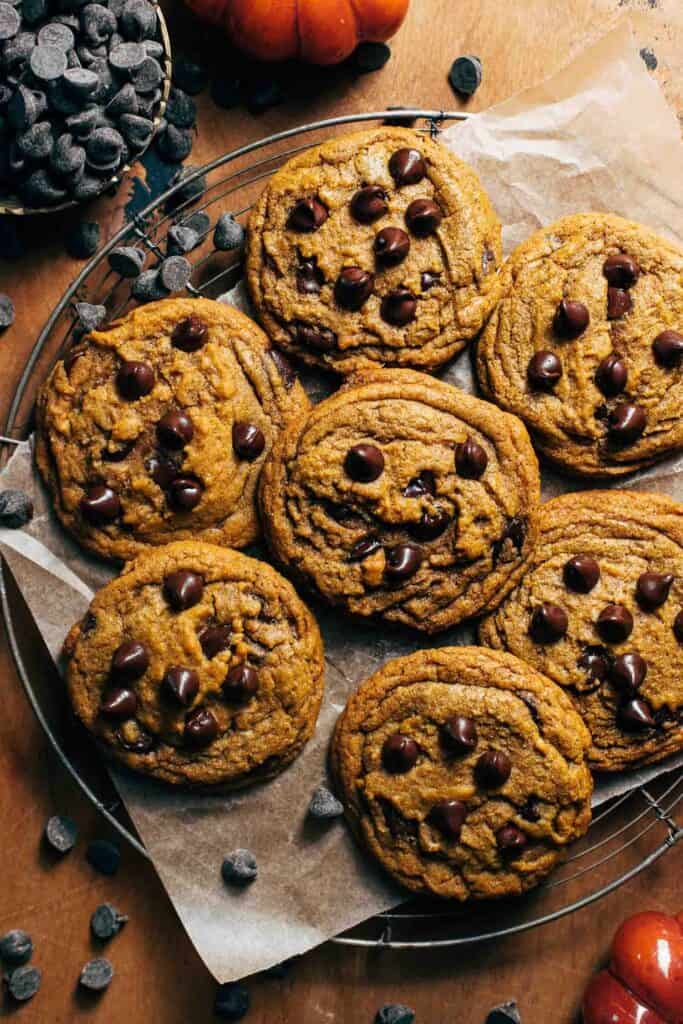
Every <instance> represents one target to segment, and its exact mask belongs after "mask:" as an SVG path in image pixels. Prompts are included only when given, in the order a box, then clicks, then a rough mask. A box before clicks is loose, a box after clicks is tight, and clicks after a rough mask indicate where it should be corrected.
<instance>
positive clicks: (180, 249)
mask: <svg viewBox="0 0 683 1024" xmlns="http://www.w3.org/2000/svg"><path fill="white" fill-rule="evenodd" d="M199 242H200V239H199V235H198V234H197V232H196V231H193V230H192V228H188V227H185V226H184V225H183V224H172V225H171V227H170V228H169V229H168V232H167V234H166V253H167V255H168V256H182V255H183V254H184V253H188V252H192V250H193V249H196V248H197V246H198V245H199Z"/></svg>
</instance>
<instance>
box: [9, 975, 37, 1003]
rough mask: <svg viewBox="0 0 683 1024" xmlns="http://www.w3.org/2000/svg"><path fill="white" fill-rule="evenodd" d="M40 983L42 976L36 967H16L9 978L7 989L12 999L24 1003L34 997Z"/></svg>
mask: <svg viewBox="0 0 683 1024" xmlns="http://www.w3.org/2000/svg"><path fill="white" fill-rule="evenodd" d="M41 981H42V975H41V973H40V970H39V969H38V968H37V967H17V968H16V970H14V971H12V973H11V974H10V976H9V980H8V982H7V989H8V991H9V994H10V995H11V996H12V999H16V1001H17V1002H18V1003H25V1002H26V1001H27V1000H29V999H32V998H33V997H34V995H35V994H36V992H37V991H38V989H39V988H40V983H41Z"/></svg>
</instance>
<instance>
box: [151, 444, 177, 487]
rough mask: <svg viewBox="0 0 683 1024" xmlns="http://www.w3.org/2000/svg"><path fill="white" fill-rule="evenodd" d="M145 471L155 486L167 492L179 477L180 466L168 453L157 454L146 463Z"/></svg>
mask: <svg viewBox="0 0 683 1024" xmlns="http://www.w3.org/2000/svg"><path fill="white" fill-rule="evenodd" d="M145 469H146V470H147V472H148V473H149V475H150V476H151V477H152V480H153V481H154V483H155V484H158V485H159V487H161V488H163V490H166V489H167V488H168V487H169V486H170V484H171V483H172V482H173V480H175V478H176V477H177V475H178V466H177V464H176V463H175V462H174V461H173V459H172V458H171V456H170V455H168V454H167V453H166V452H157V453H156V454H155V455H152V456H150V458H148V459H147V460H146V462H145Z"/></svg>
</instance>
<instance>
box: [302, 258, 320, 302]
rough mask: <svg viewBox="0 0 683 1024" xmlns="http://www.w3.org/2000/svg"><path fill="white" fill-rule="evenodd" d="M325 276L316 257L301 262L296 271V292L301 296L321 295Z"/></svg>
mask: <svg viewBox="0 0 683 1024" xmlns="http://www.w3.org/2000/svg"><path fill="white" fill-rule="evenodd" d="M324 282H325V275H324V274H323V272H322V270H321V269H320V267H319V266H318V262H317V260H316V258H315V257H313V259H310V260H301V261H300V263H299V266H298V267H297V270H296V290H297V291H298V292H299V294H300V295H319V294H320V288H321V286H322V285H323V284H324Z"/></svg>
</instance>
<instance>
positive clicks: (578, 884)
mask: <svg viewBox="0 0 683 1024" xmlns="http://www.w3.org/2000/svg"><path fill="white" fill-rule="evenodd" d="M468 116H470V115H467V114H464V113H462V112H459V111H456V112H447V111H435V110H420V109H408V110H401V111H400V113H399V112H397V111H396V110H392V111H379V112H372V113H365V114H356V115H348V116H344V117H337V118H331V119H328V120H325V121H319V122H315V123H312V124H307V125H303V126H301V127H298V128H293V129H290V130H288V131H284V132H280V133H278V134H276V135H272V136H270V137H268V138H266V139H263V140H260V141H258V142H254V143H250V144H248V145H245V146H242V147H240V148H239V149H236V150H234V151H232V152H230V153H226V154H225V155H223V156H221V157H219V158H218V159H216V160H214V161H212V162H211V163H210V164H207V165H206V166H205V167H202V168H199V169H197V170H196V171H195V172H194V173H193V174H191V175H189V176H188V177H187V178H185V179H184V180H183V181H182V183H180V184H178V185H176V186H175V187H174V188H172V189H170V190H169V191H168V192H167V193H165V194H164V195H162V196H161V197H159V198H158V199H157V200H155V201H154V202H152V203H150V204H149V206H147V207H146V208H145V209H144V210H143V211H142V212H141V213H140V214H138V215H137V216H136V217H135V219H134V220H133V221H132V222H131V223H129V224H127V225H125V226H124V227H123V228H121V230H120V231H119V232H118V233H117V234H116V235H115V236H114V237H113V238H111V239H110V241H109V242H108V243H107V244H106V245H105V246H104V248H103V249H101V250H100V252H99V253H98V254H97V255H96V256H95V257H94V258H93V259H92V260H91V261H90V262H89V263H88V264H87V265H86V266H85V267H84V269H83V270H82V271H81V273H80V274H79V275H78V276H77V277H76V279H75V280H74V281H73V283H72V284H71V286H70V287H69V288H68V289H67V291H66V292H65V294H64V295H63V296H62V298H61V300H60V302H59V303H58V304H57V306H56V307H55V310H54V312H53V313H52V315H51V316H50V318H49V320H48V321H47V323H46V325H45V327H44V328H43V330H42V331H41V333H40V336H39V338H38V340H37V342H36V344H35V346H34V347H33V349H32V351H31V353H30V355H29V358H28V360H27V363H26V366H25V368H24V370H23V373H22V375H21V378H20V380H19V384H18V387H17V390H16V393H15V395H14V399H13V401H12V405H11V408H10V410H9V414H8V419H7V423H6V426H5V440H6V441H8V442H11V441H12V440H15V439H18V438H21V437H24V436H25V435H26V433H27V431H28V429H29V424H30V420H31V412H32V408H33V403H34V399H35V393H36V390H37V388H38V386H39V385H40V382H41V381H42V380H43V378H44V376H45V374H46V373H47V371H48V369H49V367H50V366H51V364H52V363H53V362H54V360H55V359H56V358H57V357H58V356H59V354H60V353H61V352H63V350H64V348H65V347H66V346H67V345H68V344H69V342H70V340H71V338H72V335H73V333H74V326H75V303H76V302H77V301H81V300H86V301H89V302H93V303H97V304H101V305H104V306H106V308H107V312H108V316H109V318H110V319H111V318H114V317H116V316H120V315H121V314H122V313H124V312H125V311H126V310H127V309H128V308H129V307H130V306H131V305H132V304H133V303H132V301H131V282H130V281H129V280H125V279H122V278H121V277H119V276H118V275H117V274H116V273H114V272H113V271H112V270H111V269H110V267H109V264H108V261H107V256H108V253H109V252H110V251H111V250H112V249H113V248H114V247H115V246H117V245H123V244H125V245H135V246H137V247H138V248H140V249H141V250H142V251H143V252H144V255H145V260H146V266H147V267H150V266H154V265H155V263H156V262H157V261H158V260H159V259H160V258H162V257H163V256H164V254H165V240H166V236H167V232H168V229H169V227H170V226H171V225H172V224H180V223H182V222H183V220H185V219H186V218H188V217H190V216H192V215H193V214H195V213H197V212H200V211H201V212H204V213H206V214H207V215H208V216H209V218H210V224H211V226H210V227H209V229H208V230H207V231H206V232H205V234H204V235H203V236H202V238H201V240H200V243H199V245H198V246H197V247H196V248H195V249H194V250H193V252H192V253H190V254H189V255H188V259H190V260H191V261H192V264H193V273H192V278H191V281H190V283H189V284H188V286H187V290H188V292H189V294H191V295H202V296H205V297H208V298H216V297H218V295H220V294H221V293H223V292H225V291H227V290H229V289H230V288H231V287H233V286H234V285H235V284H236V283H237V281H238V280H239V278H240V276H241V269H240V268H241V255H240V253H239V252H218V251H216V249H215V248H214V246H213V242H212V234H213V225H214V224H215V222H216V220H217V219H218V217H219V216H220V215H221V214H222V213H224V212H230V213H232V214H233V216H235V217H236V218H237V219H238V220H240V221H244V220H245V219H246V217H247V216H248V213H249V210H250V209H251V206H252V204H253V202H254V201H255V199H256V198H257V196H258V194H259V192H260V190H261V188H262V183H263V181H264V180H265V179H266V178H267V177H268V176H269V175H270V174H272V173H273V171H275V170H276V169H277V168H278V167H279V166H280V165H281V164H282V163H283V162H284V161H285V160H286V159H288V158H289V157H291V156H293V155H294V154H296V153H299V152H301V151H302V150H304V149H306V148H308V147H309V146H311V145H314V144H317V143H319V142H320V141H322V140H323V139H324V138H326V137H329V136H330V135H331V134H334V133H336V131H337V130H338V129H339V127H340V126H344V125H354V124H358V123H366V122H369V123H376V122H378V121H379V122H382V121H385V120H387V119H393V120H394V121H395V120H396V119H397V117H400V118H401V119H402V121H405V122H409V121H410V122H412V121H414V122H416V124H415V127H416V129H417V130H419V131H425V132H429V133H430V134H431V135H432V136H435V135H437V134H438V132H439V130H440V128H441V125H442V124H444V123H446V122H448V121H454V120H464V119H466V118H467V117H468ZM472 116H476V115H472ZM254 154H256V156H255V157H254ZM202 175H205V176H206V178H207V182H206V185H207V187H206V190H205V191H203V192H202V194H201V195H200V196H198V197H195V198H192V199H188V200H186V201H184V202H180V203H177V204H176V202H174V199H173V197H174V196H175V195H176V194H177V193H178V191H179V190H180V189H181V188H185V187H186V186H187V184H188V183H190V182H192V181H194V180H195V179H197V178H199V177H200V176H202ZM0 440H2V439H1V438H0ZM0 605H1V607H2V612H3V615H4V619H5V624H6V627H7V632H8V637H9V643H10V647H11V650H12V653H13V655H14V658H15V661H16V664H17V669H18V672H19V675H20V678H21V680H22V683H23V685H24V688H25V690H26V694H27V697H28V699H29V702H30V703H31V706H32V708H33V710H34V712H35V714H36V716H37V717H38V720H39V722H40V724H41V726H42V728H43V730H44V731H45V733H46V736H47V738H48V740H49V742H50V743H51V745H52V747H53V748H54V750H55V752H56V754H57V756H58V757H59V759H60V760H61V762H62V764H63V765H64V766H65V768H66V769H67V771H69V772H70V774H71V775H72V776H73V777H74V779H75V780H76V782H77V783H78V785H79V786H80V788H81V789H82V791H83V792H84V793H85V795H86V796H87V797H88V799H89V800H91V801H92V802H93V804H94V805H95V806H96V807H97V808H98V810H99V811H100V812H101V813H102V814H103V815H104V816H105V818H106V819H107V820H108V822H109V824H110V826H111V827H112V828H114V829H116V830H117V831H118V832H119V833H120V834H121V835H122V836H124V837H125V838H126V839H127V840H128V841H129V842H130V843H131V844H132V845H133V846H135V847H136V849H137V850H138V851H139V852H140V853H142V854H144V855H146V851H145V849H144V847H143V845H142V844H141V843H140V841H139V839H138V838H137V837H136V836H135V834H134V833H133V831H132V829H131V827H130V825H129V823H128V822H127V820H126V818H125V815H124V812H123V809H122V808H121V806H120V804H119V803H118V801H117V799H116V797H115V794H114V792H113V790H112V789H111V788H110V787H109V786H108V784H107V782H106V780H105V779H104V777H103V776H100V775H98V774H95V773H92V772H90V773H89V771H88V770H85V769H84V768H83V766H82V765H81V764H80V763H79V762H78V761H77V760H76V757H75V755H74V750H73V745H72V747H71V748H70V747H69V745H68V742H66V741H65V739H64V736H63V735H62V733H61V730H60V724H59V716H58V715H57V716H55V713H54V709H50V708H48V707H47V706H46V704H45V696H44V694H43V693H41V692H39V690H38V689H37V688H36V686H35V684H34V681H33V680H32V672H31V670H30V668H29V666H28V664H27V652H26V650H25V640H23V638H22V636H21V631H20V630H18V629H17V625H16V608H15V603H14V600H13V599H12V597H11V596H10V593H9V592H8V587H7V581H6V580H5V578H4V574H3V576H2V578H0ZM681 839H683V771H681V770H679V771H677V772H676V773H671V774H669V775H664V776H660V777H659V778H657V779H656V780H655V781H654V782H652V783H650V784H648V786H647V787H645V786H640V787H638V788H636V789H634V790H632V791H631V792H630V793H627V794H624V795H622V796H620V797H618V798H616V799H613V800H612V801H610V802H609V803H607V804H606V805H604V806H602V807H601V808H600V809H599V810H598V812H597V813H596V815H595V817H594V819H593V823H592V825H591V829H590V831H589V833H588V835H587V836H586V837H584V839H583V840H582V841H581V842H580V843H578V844H576V845H575V846H574V847H572V850H571V851H570V854H569V856H568V858H567V860H566V861H565V863H564V865H563V866H562V867H561V868H560V869H559V870H558V871H556V872H555V873H554V875H553V876H552V877H551V878H550V879H549V880H548V882H547V883H546V884H545V885H543V886H541V887H540V888H539V889H538V890H536V891H535V892H534V893H532V894H529V895H528V896H526V897H525V898H524V899H517V900H511V901H504V902H503V903H500V902H496V903H495V905H492V906H491V907H488V906H482V907H481V908H478V909H477V913H476V914H474V913H472V912H471V910H463V909H461V908H457V907H456V908H454V907H452V906H451V905H450V904H444V903H443V902H437V901H430V900H411V901H410V902H409V903H408V904H406V905H405V906H403V907H400V908H398V909H397V910H393V911H390V912H388V913H385V914H381V915H378V916H377V917H375V918H372V919H370V920H369V921H367V922H364V923H363V924H362V925H359V926H358V927H357V928H354V929H352V931H351V932H348V933H346V934H345V935H343V936H340V937H338V938H337V940H336V941H337V942H340V943H344V944H350V945H357V946H381V947H388V948H395V949H415V948H420V947H440V946H459V945H465V944H468V943H474V942H481V941H484V940H487V939H493V938H502V937H504V936H507V935H511V934H513V933H515V932H520V931H524V930H526V929H529V928H532V927H535V926H538V925H542V924H547V923H549V922H551V921H554V920H557V919H558V918H560V917H563V916H564V915H566V914H570V913H572V912H574V911H576V910H579V909H581V908H583V907H585V906H588V905H589V904H590V903H593V902H595V901H596V900H599V899H601V898H602V897H603V896H606V895H607V894H608V893H610V892H613V891H614V890H615V889H617V888H618V887H619V886H620V885H622V884H624V883H625V882H627V881H629V880H630V879H631V878H633V877H635V876H636V875H637V874H639V873H640V872H641V871H643V870H645V869H646V868H647V867H649V866H650V865H651V864H653V863H654V862H655V861H656V860H657V859H658V858H659V857H661V856H662V854H664V853H665V852H666V851H667V850H669V849H671V848H672V847H673V846H675V845H676V843H678V842H679V841H680V840H681Z"/></svg>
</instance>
